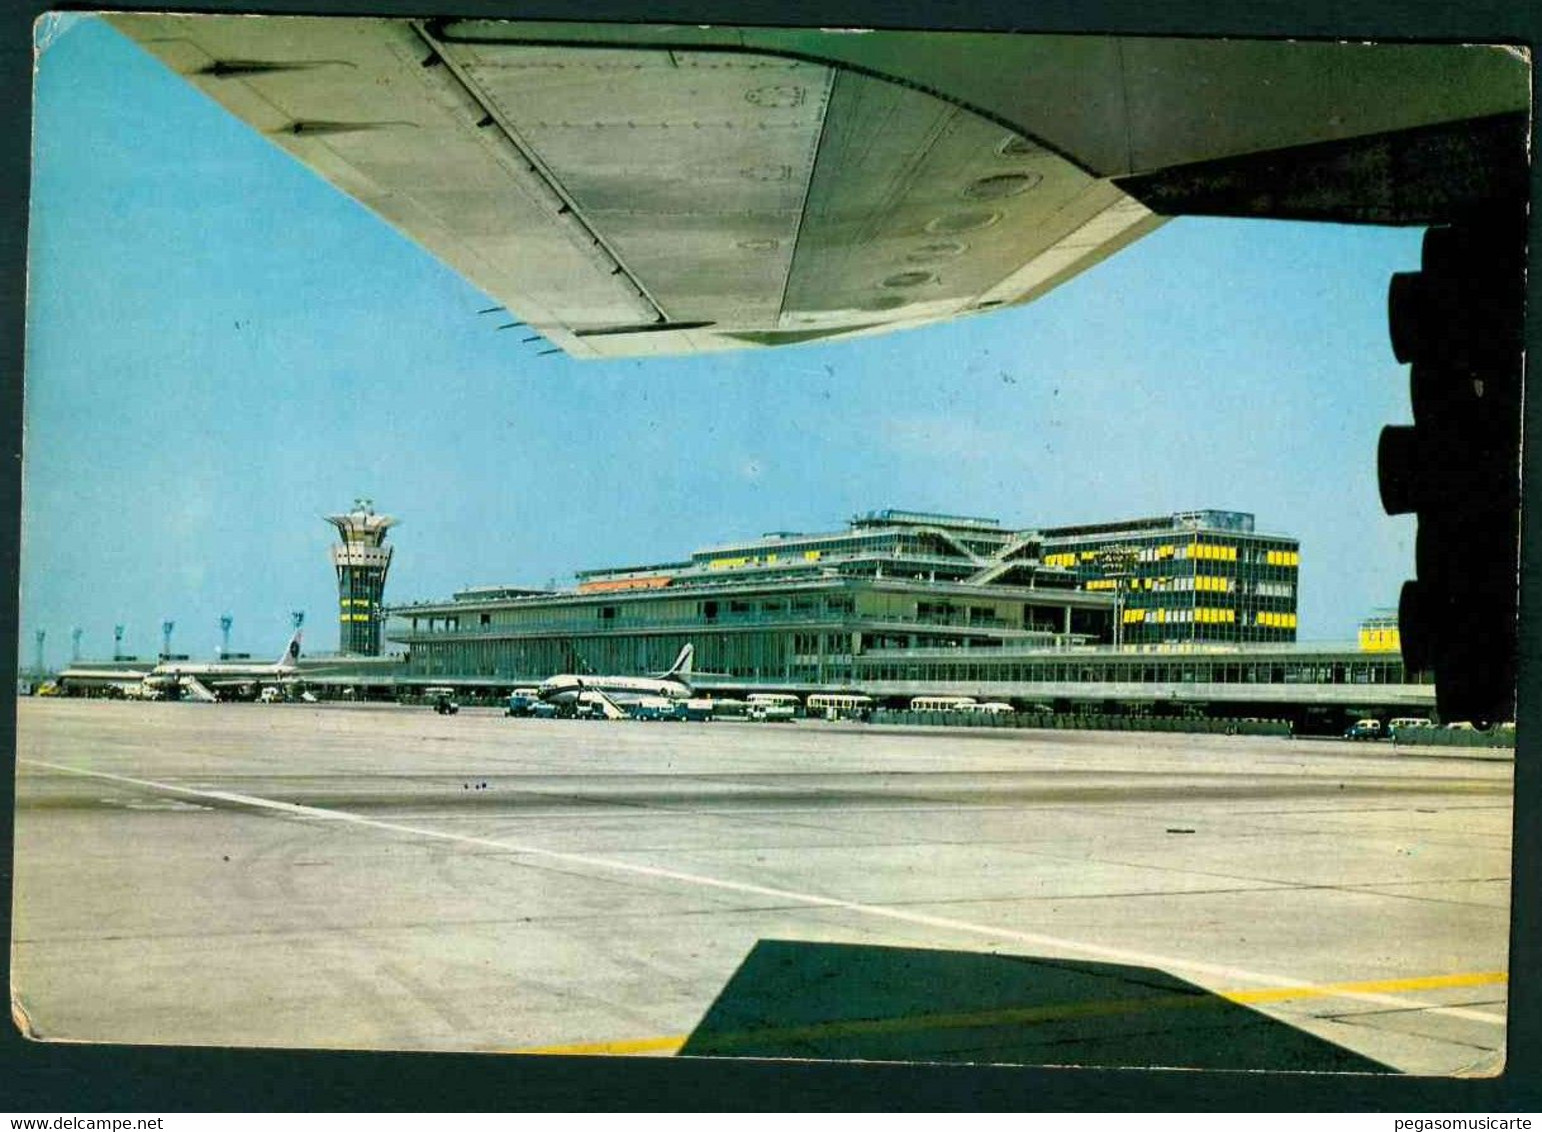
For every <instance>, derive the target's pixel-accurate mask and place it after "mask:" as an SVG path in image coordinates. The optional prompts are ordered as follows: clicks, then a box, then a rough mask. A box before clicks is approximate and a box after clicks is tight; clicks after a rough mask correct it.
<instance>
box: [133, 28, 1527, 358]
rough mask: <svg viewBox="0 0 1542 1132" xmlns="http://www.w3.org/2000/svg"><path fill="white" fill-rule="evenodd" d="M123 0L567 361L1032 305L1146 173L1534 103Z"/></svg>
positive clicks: (1168, 69) (1477, 52) (1219, 52)
mask: <svg viewBox="0 0 1542 1132" xmlns="http://www.w3.org/2000/svg"><path fill="white" fill-rule="evenodd" d="M109 18H110V20H111V22H112V23H113V24H114V26H116V27H117V28H119V29H120V30H122V31H123V32H125V33H126V34H128V35H129V36H131V37H132V38H133V39H135V40H137V41H138V42H139V43H141V44H142V45H143V46H145V47H146V48H147V49H149V50H150V51H151V52H153V53H154V54H155V55H157V56H158V57H159V58H160V59H162V60H163V61H164V62H165V63H166V64H167V65H168V66H170V67H172V68H173V69H174V70H176V71H177V72H179V73H180V74H182V75H183V76H185V77H186V78H187V79H188V81H190V82H192V83H194V84H195V85H197V86H198V87H199V88H200V89H201V90H203V91H204V92H205V93H207V94H208V95H210V96H211V97H212V98H214V99H215V100H217V101H218V102H220V103H221V104H222V105H223V106H225V107H226V108H228V109H229V110H231V111H232V112H234V113H235V114H237V115H238V116H239V117H241V118H243V119H244V120H245V121H247V122H248V123H250V124H251V125H252V126H254V127H255V128H256V129H258V130H260V131H262V132H263V133H264V134H265V135H266V136H267V137H269V138H270V139H272V140H273V141H274V142H275V143H276V144H278V145H280V146H282V147H283V148H284V149H286V150H287V151H289V152H290V153H291V154H293V155H294V156H295V157H296V158H298V159H299V160H300V161H302V162H304V163H305V164H306V165H307V166H309V167H310V168H312V169H313V170H315V171H316V172H317V173H319V174H320V175H321V176H323V177H325V178H326V179H327V180H329V181H331V182H332V183H333V184H334V185H336V186H337V187H338V188H340V189H342V190H343V191H345V192H347V193H348V194H350V195H351V196H353V197H354V198H356V199H357V200H359V201H360V202H362V203H363V204H365V205H366V206H368V207H369V208H371V209H373V210H374V211H375V212H377V213H378V214H379V215H380V216H382V217H383V218H384V219H385V220H387V221H388V222H390V223H391V224H393V225H395V226H396V227H397V228H398V229H400V230H401V231H402V232H404V233H405V234H406V235H408V236H409V237H411V238H412V239H414V240H416V241H417V242H419V243H420V244H422V245H423V246H425V247H426V248H428V249H429V250H430V251H432V252H433V253H435V254H436V255H437V256H438V257H439V258H441V259H442V260H444V261H445V262H446V263H448V264H449V265H450V266H452V267H453V268H455V269H456V270H458V271H459V272H460V273H461V274H462V275H464V276H465V277H466V278H467V279H468V280H470V281H471V282H473V283H474V284H476V285H477V286H478V287H480V288H481V289H482V290H484V291H485V292H486V293H487V294H489V295H491V296H493V297H494V298H495V299H496V300H497V301H498V303H500V304H501V305H502V306H504V307H506V308H507V309H508V310H509V311H510V312H512V316H513V317H514V318H515V319H516V320H518V321H519V322H522V323H524V324H527V325H528V327H529V328H530V330H531V331H532V332H533V333H535V334H539V335H541V336H543V337H544V338H545V339H546V340H548V341H549V342H550V343H551V344H552V345H553V346H554V347H557V348H560V349H562V350H564V351H566V352H567V353H568V354H570V355H572V356H573V357H577V358H598V357H625V356H639V355H650V354H675V353H689V352H697V351H709V350H720V349H729V348H740V347H750V346H768V345H779V344H794V343H799V342H806V341H811V340H816V339H829V338H834V337H845V336H850V335H857V334H870V333H875V332H879V331H883V330H890V329H896V328H901V327H908V326H917V325H922V324H925V323H930V322H936V321H939V320H944V319H950V318H954V317H958V316H962V315H968V314H972V313H974V312H978V311H982V310H989V309H994V308H997V307H1000V306H1005V305H1012V304H1017V303H1023V302H1027V301H1029V300H1031V299H1033V298H1035V297H1036V296H1038V295H1040V294H1042V293H1044V292H1045V291H1047V290H1049V289H1050V288H1051V287H1053V286H1055V285H1056V284H1058V283H1060V282H1063V281H1065V280H1066V279H1069V278H1071V277H1072V276H1074V275H1075V274H1077V273H1078V272H1080V271H1082V270H1084V269H1086V268H1087V267H1089V266H1091V265H1092V264H1095V263H1097V262H1098V261H1100V260H1101V259H1103V258H1105V257H1106V256H1108V255H1110V254H1112V253H1113V252H1115V251H1117V250H1118V249H1119V248H1121V247H1123V246H1125V245H1126V244H1128V243H1129V242H1131V241H1132V240H1135V239H1136V238H1138V237H1139V236H1141V235H1143V234H1145V233H1147V232H1150V231H1152V230H1153V229H1154V228H1156V227H1157V226H1158V225H1159V224H1160V223H1162V217H1161V216H1159V215H1157V213H1156V212H1155V211H1153V209H1152V207H1150V206H1148V204H1147V203H1143V201H1142V199H1140V198H1141V196H1145V197H1146V198H1147V199H1148V200H1151V201H1156V202H1160V203H1161V204H1162V206H1163V207H1164V208H1165V209H1167V210H1168V211H1170V212H1179V211H1184V210H1185V206H1186V205H1187V206H1193V207H1199V206H1200V205H1201V204H1202V203H1203V199H1202V198H1204V197H1205V196H1206V194H1208V195H1209V196H1210V197H1215V196H1217V195H1218V194H1219V195H1221V196H1223V197H1224V196H1226V195H1227V191H1228V190H1227V186H1228V184H1229V182H1225V180H1224V178H1223V179H1222V181H1221V183H1219V185H1218V183H1217V181H1216V178H1215V177H1213V176H1211V177H1202V178H1201V179H1200V181H1199V182H1198V183H1197V184H1190V183H1188V182H1186V181H1183V180H1182V179H1181V178H1177V179H1175V178H1174V177H1172V176H1165V177H1160V178H1159V179H1157V180H1153V179H1152V178H1153V176H1154V175H1156V174H1162V173H1165V172H1168V171H1171V170H1183V171H1185V172H1188V173H1191V174H1192V172H1194V171H1196V170H1204V169H1207V168H1208V163H1209V162H1213V161H1214V160H1217V159H1221V158H1233V157H1235V156H1236V155H1238V154H1248V153H1253V152H1258V151H1264V150H1269V151H1278V150H1281V149H1287V150H1289V149H1293V148H1294V147H1298V146H1303V145H1311V144H1321V143H1324V142H1328V143H1333V142H1340V143H1342V142H1344V141H1345V140H1346V139H1354V138H1363V137H1366V136H1369V135H1372V134H1374V135H1376V136H1378V137H1381V136H1385V135H1387V134H1388V133H1389V132H1393V133H1398V132H1401V131H1406V130H1410V129H1417V128H1420V127H1429V126H1431V125H1432V124H1436V125H1438V124H1440V123H1451V122H1457V121H1460V122H1471V121H1474V120H1480V119H1486V118H1488V117H1490V116H1493V115H1501V114H1505V113H1514V112H1522V111H1524V108H1525V106H1526V99H1527V80H1526V68H1525V66H1524V63H1523V62H1522V61H1521V60H1519V59H1516V58H1513V57H1511V56H1508V55H1506V54H1504V53H1503V52H1500V51H1496V50H1491V49H1464V48H1442V47H1433V48H1432V47H1402V48H1374V49H1373V48H1368V47H1366V46H1365V45H1340V44H1256V43H1255V44H1246V43H1243V44H1225V43H1208V44H1206V43H1193V42H1185V41H1160V40H1117V41H1116V40H1112V39H1108V38H1102V37H1068V36H1011V35H956V34H955V35H948V34H942V35H938V34H917V33H899V32H874V33H866V34H861V35H853V34H838V33H833V32H816V31H812V30H777V29H731V28H672V27H647V26H622V25H613V26H605V25H562V24H521V23H510V22H499V21H486V20H480V21H408V20H387V19H354V18H342V19H317V18H278V17H275V18H250V17H241V16H201V15H200V16H175V15H159V16H151V15H127V14H125V15H115V16H111V17H109ZM1351 63H1353V64H1354V65H1353V66H1350V65H1349V64H1351ZM1196 68H1199V70H1198V72H1197V73H1196ZM1432 75H1433V76H1435V78H1436V80H1437V81H1431V76H1432ZM1265 91H1267V97H1264V98H1261V97H1260V95H1261V94H1262V93H1263V92H1265ZM1373 95H1374V97H1372V96H1373ZM1223 112H1224V114H1225V115H1226V121H1225V124H1224V125H1221V124H1219V123H1220V121H1221V119H1222V117H1223ZM1173 120H1177V121H1179V122H1180V124H1182V125H1183V126H1184V128H1183V129H1181V130H1173V129H1171V124H1172V121H1173ZM1338 164H1339V165H1340V166H1342V164H1343V163H1342V161H1340V162H1339V163H1338ZM1271 177H1272V183H1274V184H1275V185H1276V187H1277V188H1278V187H1279V186H1280V185H1281V184H1282V183H1283V182H1284V181H1285V180H1286V177H1285V176H1284V175H1283V174H1280V173H1279V172H1277V171H1276V172H1275V173H1273V174H1271ZM1123 178H1134V180H1132V181H1131V182H1130V183H1129V184H1125V183H1123V182H1122V180H1121V179H1123ZM1235 179H1236V177H1235V175H1234V176H1233V180H1234V181H1235ZM1136 186H1138V192H1137V191H1136V189H1135V187H1136ZM1237 195H1239V189H1238V188H1236V187H1235V186H1234V187H1233V188H1232V189H1231V196H1233V197H1235V196H1237ZM1240 195H1242V196H1243V197H1248V195H1249V192H1248V186H1247V185H1246V184H1244V185H1242V186H1241V189H1240ZM1251 195H1252V196H1256V195H1257V194H1256V193H1253V194H1251ZM1276 195H1277V196H1282V195H1283V194H1282V193H1279V192H1277V193H1276ZM1226 203H1227V202H1226V201H1222V202H1221V204H1220V205H1219V206H1217V205H1214V204H1212V206H1211V208H1212V210H1215V209H1216V208H1217V207H1219V208H1220V209H1221V210H1222V211H1224V210H1225V206H1226ZM1277 207H1285V208H1287V210H1288V208H1289V207H1290V206H1289V204H1288V202H1287V203H1285V204H1283V205H1280V206H1277ZM1298 207H1302V206H1299V205H1298ZM1393 211H1395V209H1394V210H1393Z"/></svg>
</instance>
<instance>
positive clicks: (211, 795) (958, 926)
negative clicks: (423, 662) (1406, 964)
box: [17, 758, 1505, 1026]
mask: <svg viewBox="0 0 1542 1132" xmlns="http://www.w3.org/2000/svg"><path fill="white" fill-rule="evenodd" d="M17 762H18V763H25V764H27V765H30V766H37V767H43V768H46V769H48V770H54V771H59V772H61V773H64V774H74V775H80V776H82V777H85V778H97V779H102V780H104V781H108V782H121V783H126V784H128V785H130V786H139V787H143V788H145V789H148V790H159V791H165V792H167V793H171V794H180V795H184V796H187V797H192V798H207V799H211V800H214V801H222V802H231V803H234V804H236V805H240V806H248V807H252V808H254V809H261V810H272V811H274V812H276V813H283V814H289V815H291V816H294V817H305V818H313V819H318V820H322V821H332V822H342V823H345V824H349V825H357V826H364V827H367V828H370V829H379V830H385V831H387V832H390V833H404V834H408V835H409V836H413V837H422V838H425V839H428V840H433V841H448V842H453V843H456V844H461V845H479V846H483V847H485V848H490V849H498V850H502V851H504V852H508V853H519V854H523V855H526V856H532V857H541V858H545V859H546V860H551V861H562V862H565V863H567V864H574V865H582V866H585V867H587V868H591V869H601V870H611V871H615V872H625V873H631V874H633V875H635V876H646V877H653V878H656V879H659V880H670V881H676V882H679V883H681V884H689V885H695V886H697V887H701V888H714V889H719V890H722V891H725V892H737V893H742V894H744V895H748V896H762V897H767V898H770V899H773V900H782V901H789V902H793V903H799V904H806V905H809V906H812V907H816V908H833V909H837V910H839V911H844V912H851V913H854V914H856V915H860V916H874V917H878V918H882V919H886V920H896V921H899V922H901V923H907V924H915V925H919V926H921V927H928V928H939V929H943V930H945V931H954V932H961V933H964V934H968V935H977V936H986V937H989V938H991V939H1006V940H1011V941H1013V942H1014V943H1022V944H1027V945H1029V946H1032V947H1036V948H1049V949H1052V950H1055V951H1061V952H1069V953H1071V954H1074V955H1080V956H1086V957H1088V958H1093V959H1101V960H1108V961H1110V962H1116V963H1127V964H1131V965H1133V966H1138V967H1154V968H1157V969H1159V970H1165V971H1169V972H1176V971H1188V972H1191V973H1194V974H1199V975H1207V976H1210V977H1212V978H1214V979H1217V980H1220V981H1221V982H1222V983H1223V984H1235V983H1260V984H1262V985H1264V986H1273V987H1283V988H1302V989H1305V990H1310V991H1315V992H1318V993H1319V994H1331V995H1332V996H1333V997H1337V998H1346V999H1354V1000H1356V1001H1360V1002H1371V1003H1376V1004H1378V1005H1382V1006H1392V1007H1396V1008H1398V1009H1401V1010H1409V1009H1417V1010H1424V1011H1427V1012H1429V1013H1431V1014H1441V1015H1445V1016H1447V1017H1450V1018H1462V1019H1465V1020H1467V1021H1470V1022H1482V1023H1487V1024H1489V1025H1494V1026H1503V1025H1504V1024H1505V1017H1504V1015H1502V1014H1492V1013H1489V1012H1487V1011H1482V1010H1473V1009H1470V1008H1467V1007H1460V1006H1440V1005H1438V1004H1436V1003H1431V1002H1421V1001H1417V1000H1412V999H1408V998H1406V997H1399V996H1397V995H1390V994H1377V993H1374V992H1368V991H1350V990H1329V989H1328V988H1326V987H1324V986H1323V985H1322V984H1318V983H1312V982H1310V981H1307V980H1303V979H1299V978H1287V977H1282V976H1280V975H1268V974H1263V973H1261V972H1257V971H1248V970H1245V969H1242V968H1239V967H1228V966H1224V965H1221V964H1216V963H1199V962H1195V961H1193V960H1190V959H1181V958H1178V957H1176V956H1171V955H1156V954H1153V953H1150V952H1145V951H1133V950H1130V949H1127V948H1122V947H1105V946H1103V945H1101V944H1095V943H1085V942H1083V941H1081V940H1074V939H1064V938H1061V937H1059V936H1051V935H1042V934H1040V933H1037V932H1023V931H1017V930H1014V929H1012V928H1002V927H992V926H990V925H987V924H975V923H971V922H969V921H967V920H957V919H953V918H952V917H948V916H931V915H927V914H926V913H924V912H913V911H908V910H906V909H903V908H890V907H885V906H884V905H881V904H865V903H861V902H859V901H854V900H841V899H838V898H836V897H831V896H820V895H817V894H815V893H809V892H796V891H794V890H792V889H786V888H772V887H769V886H766V885H759V884H750V883H748V882H746V881H735V880H723V879H720V878H718V877H710V876H702V875H701V874H699V873H687V872H681V871H679V870H677V869H666V868H661V867H659V866H657V865H644V864H637V863H634V862H630V861H617V860H613V859H611V858H607V857H592V856H589V855H588V854H584V853H564V852H562V851H560V850H556V849H542V848H540V847H539V846H535V845H521V844H519V843H518V842H513V841H504V840H499V839H496V838H490V837H474V836H471V835H468V834H464V833H450V832H445V831H441V830H436V829H427V828H425V827H423V826H415V825H403V824H401V823H399V822H391V821H381V820H380V819H378V818H369V817H364V816H363V815H361V814H351V813H348V812H347V811H345V810H328V809H323V808H321V807H318V806H302V805H298V804H296V803H294V802H278V801H274V800H273V799H270V798H259V797H256V796H254V795H251V794H235V793H231V792H229V791H224V790H210V789H204V788H196V789H195V788H193V787H188V786H176V785H173V784H171V783H169V782H155V781H151V780H149V779H144V778H131V777H129V776H128V775H123V774H111V773H109V772H107V771H101V770H84V769H81V768H79V767H73V766H65V765H63V764H61V763H50V762H43V761H41V760H39V759H26V758H23V759H17Z"/></svg>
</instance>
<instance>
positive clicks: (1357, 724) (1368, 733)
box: [1344, 719, 1382, 739]
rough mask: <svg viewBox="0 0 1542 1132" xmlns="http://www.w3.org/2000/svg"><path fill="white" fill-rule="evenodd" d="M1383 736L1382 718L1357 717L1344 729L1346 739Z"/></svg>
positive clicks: (1378, 737)
mask: <svg viewBox="0 0 1542 1132" xmlns="http://www.w3.org/2000/svg"><path fill="white" fill-rule="evenodd" d="M1381 737H1382V728H1381V720H1379V719H1357V720H1355V721H1354V722H1353V723H1351V724H1350V725H1349V727H1348V728H1347V729H1346V730H1345V731H1344V738H1346V739H1380V738H1381Z"/></svg>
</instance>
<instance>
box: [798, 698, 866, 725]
mask: <svg viewBox="0 0 1542 1132" xmlns="http://www.w3.org/2000/svg"><path fill="white" fill-rule="evenodd" d="M872 711H873V697H872V696H859V695H856V694H853V693H832V694H830V695H823V694H821V695H815V696H810V697H809V698H808V713H809V715H810V716H821V715H822V716H824V717H825V718H826V719H866V718H867V717H868V716H869V715H871V714H872Z"/></svg>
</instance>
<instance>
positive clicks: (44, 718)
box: [12, 699, 1513, 1075]
mask: <svg viewBox="0 0 1542 1132" xmlns="http://www.w3.org/2000/svg"><path fill="white" fill-rule="evenodd" d="M1419 753H1420V754H1421V755H1431V754H1434V753H1435V752H1433V751H1421V752H1419ZM1439 754H1440V755H1441V757H1409V755H1408V753H1407V752H1404V753H1398V752H1397V751H1395V750H1394V749H1393V748H1392V747H1391V746H1390V745H1388V744H1383V743H1377V744H1364V743H1361V744H1354V743H1348V742H1337V741H1319V742H1310V743H1307V742H1298V741H1291V740H1287V739H1280V738H1261V737H1244V736H1221V735H1181V734H1165V733H1106V732H1101V733H1100V732H1084V731H1016V730H979V729H956V730H955V729H950V728H927V729H899V728H894V729H890V728H884V727H878V726H870V725H862V724H855V723H823V722H811V721H806V720H800V721H798V722H797V723H793V724H760V725H757V724H750V723H745V722H714V723H710V724H703V723H638V722H605V721H565V720H533V719H507V718H504V717H503V716H502V715H501V714H498V713H495V712H493V711H491V710H477V709H464V710H463V711H462V712H461V714H459V715H457V716H448V717H441V716H437V715H435V714H433V712H432V711H430V710H428V709H423V708H406V707H396V706H394V705H382V706H372V705H357V706H341V705H338V706H334V705H298V704H296V705H272V706H263V705H256V704H220V705H207V704H175V703H123V702H110V701H79V700H48V699H26V700H22V701H21V702H20V703H19V736H18V761H17V787H16V799H17V802H16V824H15V831H16V844H15V893H14V904H13V907H14V922H13V931H14V937H13V941H12V948H13V950H12V961H13V966H12V981H13V987H12V998H13V1015H14V1016H15V1018H16V1020H17V1024H18V1025H20V1026H21V1027H22V1028H23V1029H24V1030H25V1031H26V1032H28V1033H29V1034H31V1035H32V1036H34V1037H36V1038H38V1039H40V1040H69V1041H87V1042H114V1043H157V1044H173V1045H222V1046H281V1047H322V1048H363V1049H412V1050H476V1051H486V1052H506V1053H589V1054H605V1055H612V1056H627V1055H632V1056H640V1055H654V1056H671V1055H674V1056H691V1055H708V1056H720V1057H796V1058H821V1059H823V1058H835V1059H849V1058H860V1059H864V1060H880V1061H935V1062H960V1061H966V1062H974V1063H1001V1064H1034V1065H1102V1066H1109V1065H1119V1066H1123V1065H1135V1066H1183V1067H1191V1068H1227V1069H1314V1070H1326V1071H1339V1072H1362V1073H1383V1072H1401V1073H1414V1074H1434V1075H1451V1074H1468V1075H1487V1074H1492V1073H1496V1072H1498V1071H1499V1070H1500V1069H1501V1068H1502V1066H1503V1051H1504V1043H1505V1021H1506V1019H1505V1014H1506V1001H1507V995H1506V988H1507V949H1508V926H1509V925H1508V921H1509V914H1508V909H1509V899H1510V867H1511V859H1510V844H1511V840H1510V838H1511V810H1512V775H1513V763H1512V762H1510V761H1509V760H1507V759H1505V758H1503V757H1495V755H1494V753H1493V752H1489V751H1471V752H1468V751H1463V750H1451V751H1445V750H1442V751H1440V752H1439Z"/></svg>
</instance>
